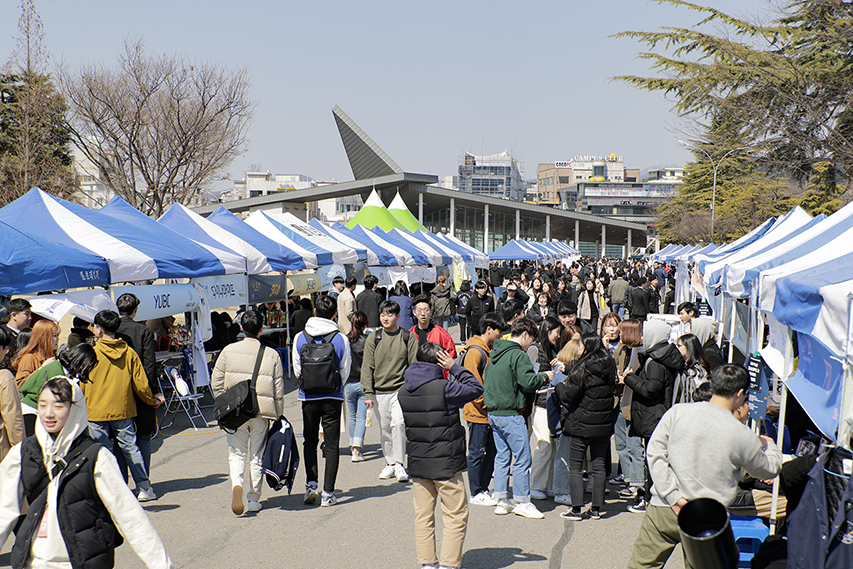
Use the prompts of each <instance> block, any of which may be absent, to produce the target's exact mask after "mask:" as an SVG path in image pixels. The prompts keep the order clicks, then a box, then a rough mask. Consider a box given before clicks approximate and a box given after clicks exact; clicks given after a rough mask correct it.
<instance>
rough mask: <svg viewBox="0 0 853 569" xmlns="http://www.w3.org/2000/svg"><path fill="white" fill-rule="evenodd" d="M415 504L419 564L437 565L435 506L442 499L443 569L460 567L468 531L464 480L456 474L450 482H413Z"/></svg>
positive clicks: (441, 562)
mask: <svg viewBox="0 0 853 569" xmlns="http://www.w3.org/2000/svg"><path fill="white" fill-rule="evenodd" d="M412 483H413V484H412V491H413V492H412V495H413V498H414V504H415V548H416V550H417V555H418V563H420V564H421V565H432V564H434V563H437V562H438V559H436V554H435V502H436V499H437V498H440V499H441V512H442V515H443V522H444V523H443V525H444V532H443V533H442V537H441V561H440V564H441V565H442V566H446V567H459V566H460V565H461V564H462V544H463V543H464V542H465V531H466V529H467V528H468V495H467V494H466V493H465V480H464V479H463V478H462V473H461V472H457V473H456V476H454V477H453V478H451V479H450V480H427V479H425V478H413V479H412Z"/></svg>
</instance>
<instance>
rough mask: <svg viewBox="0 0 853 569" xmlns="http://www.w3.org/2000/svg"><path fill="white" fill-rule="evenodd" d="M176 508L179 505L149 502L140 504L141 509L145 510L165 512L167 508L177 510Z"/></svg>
mask: <svg viewBox="0 0 853 569" xmlns="http://www.w3.org/2000/svg"><path fill="white" fill-rule="evenodd" d="M178 508H180V506H179V505H177V504H151V505H144V506H142V509H143V510H145V511H146V512H166V511H169V510H177V509H178Z"/></svg>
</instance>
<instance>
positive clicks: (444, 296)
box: [430, 284, 456, 319]
mask: <svg viewBox="0 0 853 569" xmlns="http://www.w3.org/2000/svg"><path fill="white" fill-rule="evenodd" d="M430 294H431V295H432V316H433V318H437V319H438V318H447V317H449V316H452V315H453V314H454V313H455V312H456V310H455V308H456V293H455V292H454V291H453V289H451V288H450V287H449V286H447V285H446V284H445V285H444V288H441V287H439V286H436V287H435V288H434V289H432V292H431V293H430Z"/></svg>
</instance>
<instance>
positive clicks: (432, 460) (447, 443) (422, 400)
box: [397, 379, 468, 480]
mask: <svg viewBox="0 0 853 569" xmlns="http://www.w3.org/2000/svg"><path fill="white" fill-rule="evenodd" d="M446 384H447V380H446V379H435V380H433V381H429V382H427V383H424V384H423V385H421V386H420V387H418V388H417V389H415V390H414V391H411V392H410V391H409V390H407V389H406V388H405V387H404V388H403V389H401V390H400V391H399V392H398V395H397V400H398V401H399V403H400V407H401V408H402V409H403V417H404V419H405V421H406V454H408V455H409V465H408V471H409V476H412V477H414V478H426V479H427V480H448V479H450V478H453V477H454V476H455V475H456V473H457V472H461V471H463V470H465V469H466V467H467V465H468V459H467V449H466V446H465V430H464V429H463V428H462V425H461V424H460V423H459V413H448V412H447V405H446V404H445V402H444V387H445V385H446Z"/></svg>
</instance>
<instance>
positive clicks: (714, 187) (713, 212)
mask: <svg viewBox="0 0 853 569" xmlns="http://www.w3.org/2000/svg"><path fill="white" fill-rule="evenodd" d="M678 143H679V144H680V145H682V146H684V147H685V148H688V149H690V150H698V151H699V152H701V153H702V154H704V155H705V156H707V157H708V162H710V163H711V168H713V170H714V182H713V185H712V186H711V241H710V242H711V243H713V242H714V217H715V215H716V213H717V207H716V203H717V168H719V167H720V165H722V163H723V160H725V159H726V158H727V157H728V156H729V154H731V153H733V152H737V151H738V150H744V149H746V148H749V147H748V146H739V147H738V148H732V149H731V150H729V151H728V152H726V153H725V154H723V156H722V158H720V159H719V160H718V161H717V162H716V164H715V163H714V159H713V158H711V155H710V154H708V152H706V151H705V149H704V148H699V147H696V146H691V145H690V144H688V143H686V142H684V141H683V140H679V141H678Z"/></svg>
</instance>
